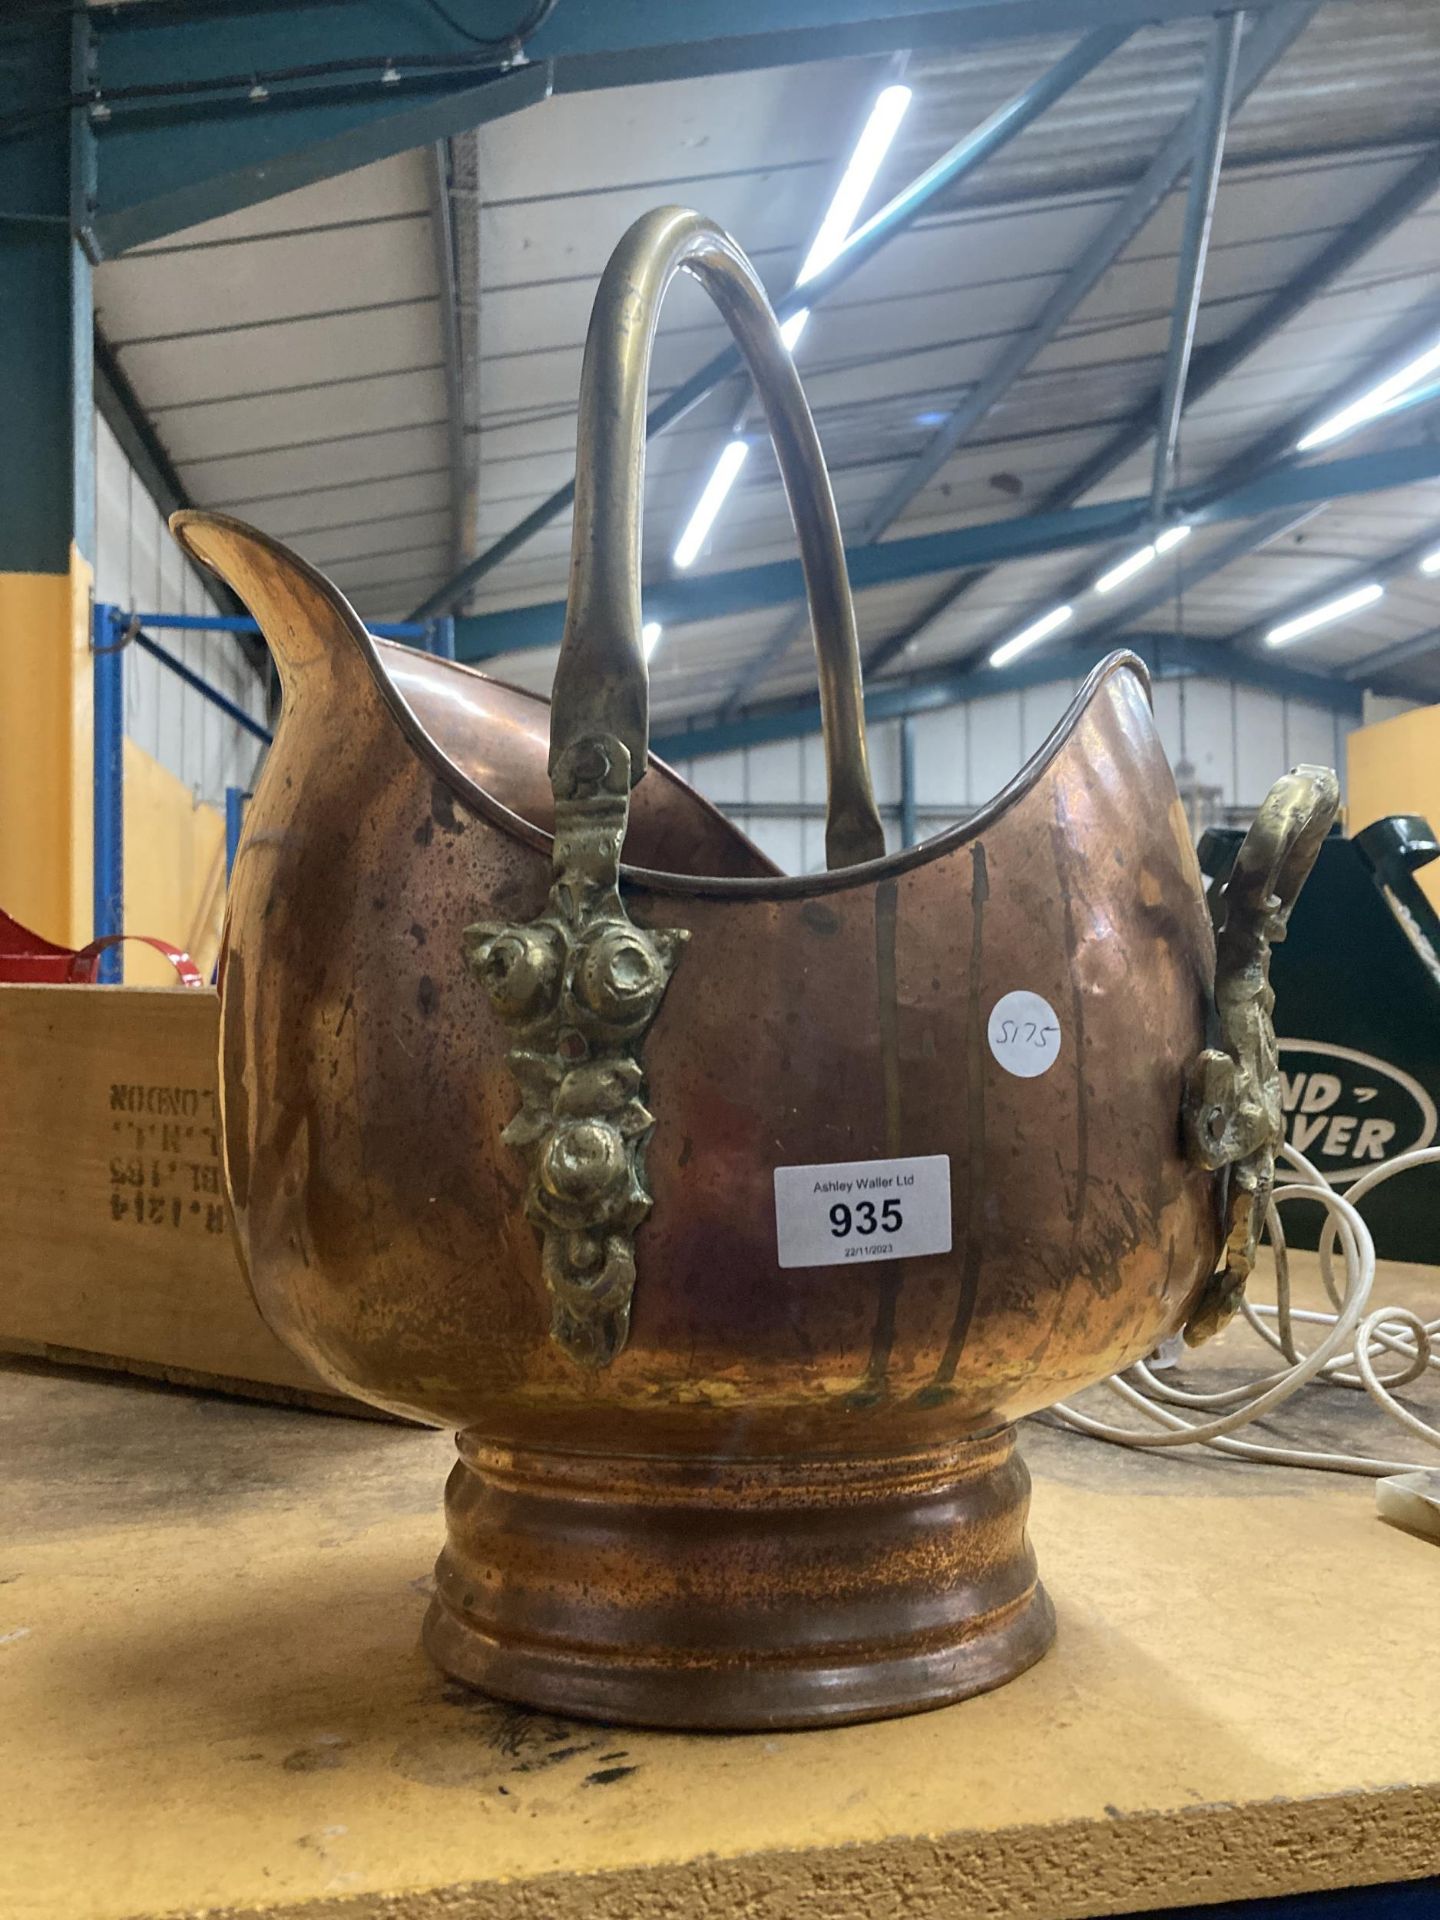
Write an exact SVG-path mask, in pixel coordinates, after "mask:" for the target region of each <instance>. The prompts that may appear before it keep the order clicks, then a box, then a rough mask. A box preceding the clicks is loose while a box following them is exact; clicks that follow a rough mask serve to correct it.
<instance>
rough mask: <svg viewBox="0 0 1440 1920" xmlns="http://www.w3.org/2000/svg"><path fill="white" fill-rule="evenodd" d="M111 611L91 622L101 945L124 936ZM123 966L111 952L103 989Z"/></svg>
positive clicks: (116, 669)
mask: <svg viewBox="0 0 1440 1920" xmlns="http://www.w3.org/2000/svg"><path fill="white" fill-rule="evenodd" d="M111 611H112V609H111V608H109V607H96V609H95V612H94V615H93V617H92V619H91V623H90V631H91V636H92V642H91V651H92V654H93V657H94V665H93V667H92V676H93V678H92V689H91V701H92V711H91V725H92V727H93V729H94V747H93V751H94V757H95V773H94V780H95V789H94V819H93V829H92V831H93V835H94V841H93V853H92V865H91V873H90V900H91V909H90V912H91V923H92V926H93V932H94V938H95V939H97V940H102V939H104V938H106V936H107V935H111V934H116V933H123V932H124V931H125V656H124V654H123V653H122V652H121V651H120V647H119V644H118V641H117V639H116V636H115V633H114V630H113V627H112V624H111V622H110V620H109V619H108V618H107V616H108V615H109V614H110V613H111ZM122 967H123V962H122V960H121V957H120V949H119V948H118V947H108V948H107V949H106V950H105V952H104V953H102V954H101V955H100V957H99V962H98V964H97V966H96V969H95V978H96V980H97V981H99V983H100V984H101V985H102V986H107V987H113V986H117V985H118V984H119V982H120V980H121V979H122V978H123V973H122Z"/></svg>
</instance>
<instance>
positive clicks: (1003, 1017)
mask: <svg viewBox="0 0 1440 1920" xmlns="http://www.w3.org/2000/svg"><path fill="white" fill-rule="evenodd" d="M989 1040H990V1051H991V1053H993V1054H994V1056H995V1058H996V1059H997V1060H998V1061H999V1062H1000V1064H1001V1066H1002V1067H1004V1069H1005V1071H1006V1072H1007V1073H1013V1074H1016V1075H1018V1077H1019V1078H1020V1079H1022V1080H1033V1079H1034V1078H1035V1076H1036V1075H1037V1074H1040V1073H1044V1072H1046V1071H1047V1070H1048V1069H1049V1068H1050V1067H1053V1066H1054V1064H1055V1062H1056V1061H1057V1060H1058V1059H1059V1058H1060V1020H1059V1017H1058V1015H1057V1014H1056V1012H1055V1009H1054V1008H1053V1007H1052V1006H1051V1004H1050V1002H1049V1001H1048V1000H1046V999H1045V998H1044V997H1043V996H1042V995H1040V994H1038V993H1030V992H1028V991H1027V990H1026V989H1025V988H1023V987H1021V988H1017V989H1016V991H1015V992H1014V993H1007V994H1004V995H1003V996H1002V997H1001V998H1000V999H999V1000H997V1001H996V1002H995V1005H994V1006H993V1007H992V1008H991V1010H990V1027H989Z"/></svg>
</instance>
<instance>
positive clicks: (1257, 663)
mask: <svg viewBox="0 0 1440 1920" xmlns="http://www.w3.org/2000/svg"><path fill="white" fill-rule="evenodd" d="M1124 644H1125V648H1126V650H1127V651H1128V652H1131V653H1136V654H1138V655H1139V656H1140V658H1141V659H1142V660H1143V661H1144V663H1145V665H1146V666H1147V667H1148V668H1149V670H1150V674H1151V677H1152V678H1153V679H1156V680H1175V679H1188V678H1193V677H1196V676H1201V677H1209V678H1212V679H1217V680H1233V681H1235V682H1236V683H1237V684H1238V685H1240V686H1253V687H1258V688H1260V689H1261V690H1263V691H1264V692H1266V693H1275V694H1280V695H1282V696H1283V697H1286V698H1289V699H1294V700H1305V701H1308V702H1310V703H1311V704H1312V705H1314V706H1320V707H1324V708H1326V709H1327V710H1328V711H1330V712H1332V713H1341V714H1345V715H1347V716H1348V717H1349V718H1352V719H1359V717H1360V714H1361V710H1362V706H1363V703H1364V695H1363V694H1362V692H1361V690H1360V689H1359V688H1358V687H1353V686H1350V685H1347V684H1346V682H1344V681H1343V680H1337V679H1334V678H1332V677H1331V676H1330V675H1328V674H1320V673H1307V672H1305V671H1303V670H1301V669H1298V668H1295V667H1286V666H1282V665H1279V664H1272V663H1271V662H1269V661H1266V660H1254V659H1251V658H1249V657H1248V656H1245V655H1231V654H1221V653H1217V652H1216V650H1215V649H1214V648H1213V647H1208V646H1207V645H1206V644H1205V642H1204V641H1198V640H1193V639H1190V638H1187V637H1186V636H1184V635H1181V634H1169V633H1158V634H1155V633H1144V634H1127V635H1126V637H1125V643H1124ZM1113 651H1114V648H1113V647H1110V646H1105V645H1102V644H1099V643H1092V644H1090V645H1088V646H1078V647H1068V648H1065V649H1064V650H1063V651H1061V652H1059V653H1051V654H1045V655H1043V656H1041V657H1040V658H1039V659H1033V660H1017V661H1016V662H1015V663H1014V664H1013V665H1012V666H1008V667H982V666H969V667H956V666H945V667H937V668H935V669H933V670H932V671H930V672H928V673H922V674H916V675H914V676H912V677H910V678H907V679H904V680H887V681H885V682H883V683H882V684H880V685H879V686H875V687H872V688H871V689H870V690H869V691H868V692H867V693H866V695H865V718H866V720H867V721H868V722H869V723H870V724H871V725H872V726H874V725H875V724H876V723H877V722H879V721H882V720H896V719H905V718H908V717H909V716H911V715H914V714H920V713H933V712H934V711H935V710H936V709H937V708H940V707H949V706H954V705H955V704H956V703H957V702H959V701H962V700H978V699H981V698H988V697H990V696H991V695H994V694H1000V693H1017V692H1020V691H1022V690H1023V689H1025V688H1027V687H1043V686H1050V685H1053V684H1054V682H1055V681H1057V680H1075V679H1081V678H1083V677H1084V675H1085V674H1087V673H1088V672H1089V671H1090V669H1091V668H1092V667H1093V666H1094V665H1095V664H1096V662H1097V661H1100V660H1103V659H1104V658H1105V656H1106V655H1107V654H1108V653H1111V652H1113ZM819 731H820V703H819V701H818V700H815V699H812V698H809V697H808V696H807V697H802V698H800V699H791V700H777V701H772V702H769V703H767V704H766V705H764V706H758V707H752V708H751V709H750V710H749V711H748V712H747V713H745V714H742V715H741V717H740V718H739V719H738V720H721V721H717V722H714V723H712V724H711V725H708V726H703V727H694V728H690V729H687V730H678V731H676V732H674V733H660V734H657V735H656V737H655V738H654V739H653V740H652V741H651V743H650V750H651V752H652V753H654V754H656V755H658V756H659V758H661V759H663V760H669V761H672V762H673V761H676V760H689V759H694V758H697V757H699V756H701V755H703V754H710V753H733V752H735V751H736V750H737V749H738V748H741V747H754V746H763V745H765V744H766V743H768V742H769V741H772V740H793V739H799V738H802V737H804V736H805V735H806V734H816V733H819Z"/></svg>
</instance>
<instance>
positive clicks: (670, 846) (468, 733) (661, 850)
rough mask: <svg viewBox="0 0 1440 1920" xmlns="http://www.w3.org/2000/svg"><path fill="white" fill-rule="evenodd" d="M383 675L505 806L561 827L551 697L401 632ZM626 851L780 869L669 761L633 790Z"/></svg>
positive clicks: (657, 764)
mask: <svg viewBox="0 0 1440 1920" xmlns="http://www.w3.org/2000/svg"><path fill="white" fill-rule="evenodd" d="M371 645H372V646H373V647H374V649H375V652H376V655H377V657H378V659H379V661H380V663H381V666H382V667H383V669H384V672H385V676H386V679H387V680H388V682H389V684H390V685H391V686H392V687H393V688H394V689H395V691H396V692H397V693H398V695H399V696H400V699H401V700H402V701H403V702H404V703H405V704H406V706H407V707H408V708H409V709H410V711H411V712H412V713H413V714H414V716H415V718H416V720H417V721H418V722H419V724H420V726H422V727H423V728H424V729H425V731H426V733H428V734H429V736H430V738H431V739H432V740H433V741H434V742H435V744H436V745H437V746H438V747H439V749H440V752H441V754H442V755H443V756H444V757H445V759H446V760H447V761H448V762H450V764H452V765H453V766H455V767H458V768H459V769H460V771H461V772H462V773H463V774H465V775H466V776H467V778H468V779H470V780H471V781H473V782H474V783H475V785H477V786H479V787H483V788H484V789H485V791H486V792H487V793H490V794H493V795H494V796H495V798H496V799H497V800H498V801H499V802H500V803H501V805H502V806H504V807H508V808H509V810H510V811H511V812H512V813H515V814H518V815H519V816H520V818H521V819H523V820H526V821H529V822H530V823H531V825H533V826H534V827H537V828H539V829H540V830H541V831H542V832H544V833H547V834H548V833H550V832H551V831H552V830H553V828H554V825H555V800H554V796H553V794H552V793H551V791H550V776H549V774H548V773H547V772H546V768H545V762H546V757H547V755H548V754H549V751H550V703H549V701H548V700H541V699H538V698H537V697H536V695H535V694H533V693H524V692H522V691H521V690H520V689H519V688H518V687H507V686H505V685H504V684H503V682H501V681H499V680H492V679H490V678H489V677H488V675H486V674H483V673H477V672H476V670H475V669H474V668H473V667H467V666H463V665H461V664H459V663H458V662H457V661H454V660H437V659H436V658H435V657H434V656H433V655H431V654H428V653H418V652H417V651H416V650H415V649H414V648H413V647H405V646H401V645H400V644H399V643H398V642H397V641H394V640H372V642H371ZM628 847H629V852H630V856H631V858H632V860H633V861H634V862H635V864H636V865H637V866H644V867H662V868H679V869H680V870H681V871H682V872H684V871H687V870H689V869H691V868H693V869H694V871H695V872H697V873H723V874H728V875H734V876H737V877H738V876H740V875H745V874H750V875H759V874H767V873H778V872H779V871H780V869H779V868H778V867H777V866H776V865H775V864H774V862H773V861H771V860H768V859H766V857H765V855H764V854H763V853H761V851H760V849H759V848H758V847H757V846H756V845H755V844H754V843H753V842H752V841H750V840H748V839H747V838H746V836H745V835H744V834H743V833H741V831H740V829H739V828H738V827H737V826H734V825H733V824H732V823H731V822H730V821H729V820H727V819H726V818H725V816H724V815H723V814H721V813H717V812H716V810H715V809H714V807H712V806H711V805H710V804H709V802H708V801H707V800H704V799H703V798H702V797H701V796H700V795H699V794H698V793H696V791H695V789H694V788H693V787H691V786H690V785H689V784H688V783H687V782H686V781H684V780H682V779H681V778H680V776H679V774H678V773H676V772H675V770H674V769H673V767H667V766H666V764H665V762H664V761H663V760H657V759H656V758H655V757H654V756H653V755H652V756H651V758H650V765H649V769H648V771H647V772H646V774H645V777H644V779H643V780H641V782H640V784H639V786H638V787H636V788H635V790H634V792H633V793H632V794H631V796H630V835H629V841H628Z"/></svg>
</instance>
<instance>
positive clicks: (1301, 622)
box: [1265, 580, 1385, 647]
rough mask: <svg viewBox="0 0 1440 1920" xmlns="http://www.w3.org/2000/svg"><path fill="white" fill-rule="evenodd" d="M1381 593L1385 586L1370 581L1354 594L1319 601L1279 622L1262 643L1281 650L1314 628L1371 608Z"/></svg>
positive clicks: (1358, 588)
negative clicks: (1314, 605) (1317, 603)
mask: <svg viewBox="0 0 1440 1920" xmlns="http://www.w3.org/2000/svg"><path fill="white" fill-rule="evenodd" d="M1384 592H1385V589H1384V587H1382V586H1381V585H1380V584H1379V582H1378V581H1375V580H1372V581H1371V582H1370V584H1369V586H1368V587H1356V589H1355V591H1354V592H1353V593H1342V594H1341V595H1340V596H1339V598H1338V599H1335V600H1322V601H1321V603H1320V605H1319V606H1318V607H1312V608H1311V609H1310V611H1309V612H1308V613H1300V614H1297V615H1296V616H1295V618H1294V619H1293V620H1282V621H1281V623H1280V625H1279V626H1278V627H1271V629H1270V631H1269V632H1268V633H1267V634H1266V636H1265V644H1266V646H1267V647H1283V646H1284V645H1285V644H1286V642H1287V641H1290V640H1298V639H1299V638H1300V636H1301V634H1302V633H1313V632H1314V631H1315V629H1316V628H1317V627H1328V626H1329V625H1330V623H1331V621H1332V620H1343V619H1344V618H1345V616H1346V614H1347V613H1358V612H1359V611H1360V609H1361V607H1373V606H1374V604H1375V602H1376V601H1377V600H1379V599H1380V598H1381V597H1382V595H1383V594H1384Z"/></svg>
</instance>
